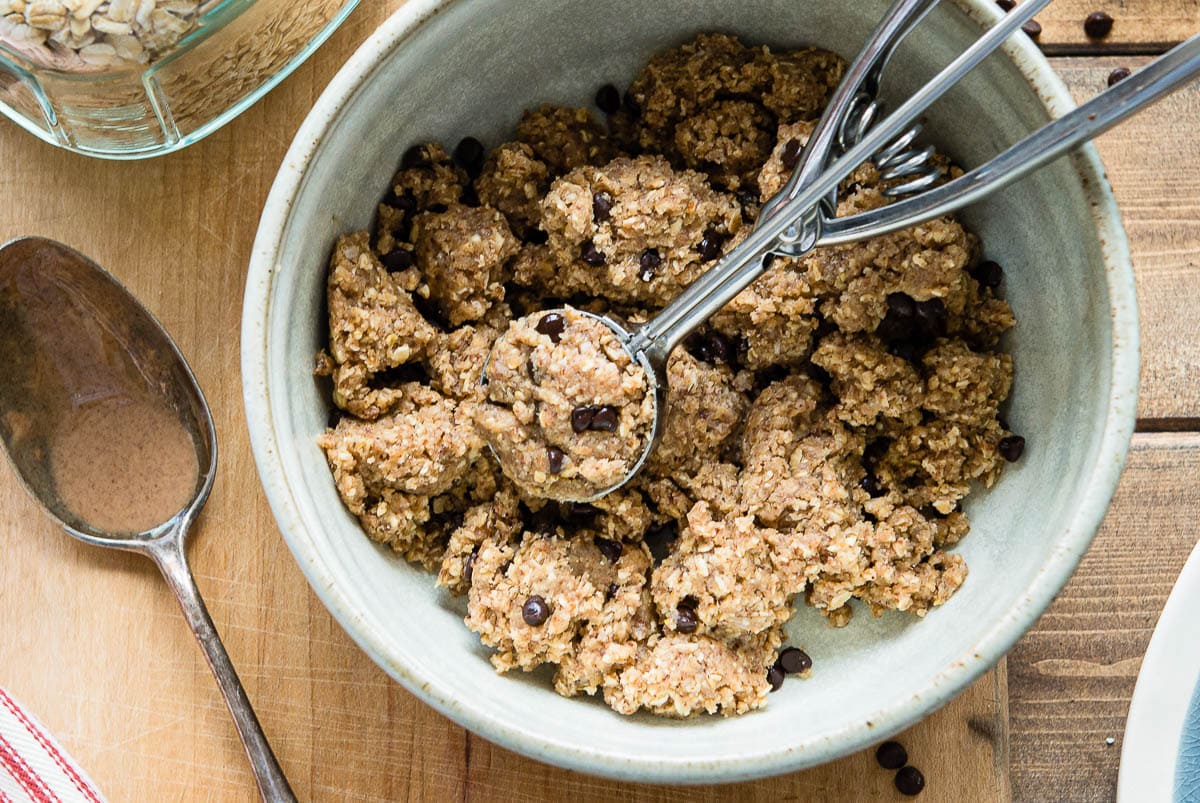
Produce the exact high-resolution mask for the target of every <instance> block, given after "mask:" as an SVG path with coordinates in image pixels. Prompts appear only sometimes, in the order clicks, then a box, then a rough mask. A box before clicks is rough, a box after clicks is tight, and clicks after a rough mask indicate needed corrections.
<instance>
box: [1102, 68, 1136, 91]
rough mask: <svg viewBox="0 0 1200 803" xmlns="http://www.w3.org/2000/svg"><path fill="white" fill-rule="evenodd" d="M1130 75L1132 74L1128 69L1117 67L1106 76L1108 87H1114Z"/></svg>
mask: <svg viewBox="0 0 1200 803" xmlns="http://www.w3.org/2000/svg"><path fill="white" fill-rule="evenodd" d="M1131 75H1133V72H1132V71H1131V70H1130V69H1129V68H1128V67H1118V68H1117V69H1115V70H1113V71H1112V72H1110V73H1109V74H1108V85H1109V86H1116V85H1117V84H1119V83H1121V82H1122V81H1124V80H1125V79H1126V78H1128V77H1129V76H1131Z"/></svg>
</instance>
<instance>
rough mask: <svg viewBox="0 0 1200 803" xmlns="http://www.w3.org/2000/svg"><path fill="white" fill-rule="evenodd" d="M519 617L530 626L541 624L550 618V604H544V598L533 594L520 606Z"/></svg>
mask: <svg viewBox="0 0 1200 803" xmlns="http://www.w3.org/2000/svg"><path fill="white" fill-rule="evenodd" d="M521 618H522V619H524V620H525V624H527V625H529V626H530V627H538V626H539V625H543V624H545V623H546V620H547V619H549V618H550V606H549V605H547V604H546V600H544V599H542V598H541V597H539V596H537V595H536V594H535V595H533V596H532V597H530V598H529V599H527V600H525V604H524V605H522V606H521Z"/></svg>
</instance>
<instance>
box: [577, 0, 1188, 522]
mask: <svg viewBox="0 0 1200 803" xmlns="http://www.w3.org/2000/svg"><path fill="white" fill-rule="evenodd" d="M936 3H937V0H896V2H895V3H893V4H892V6H891V8H890V9H889V11H888V13H887V14H886V15H885V17H884V19H883V21H882V22H881V23H880V25H879V27H878V28H877V29H876V30H875V32H874V33H873V34H872V36H871V38H870V40H869V41H868V43H867V45H866V46H865V47H864V49H863V51H862V53H861V54H860V55H859V57H858V58H857V59H856V60H855V62H854V63H853V64H852V65H851V67H850V69H849V70H848V71H847V73H846V77H845V79H844V80H843V83H842V85H841V86H840V87H839V89H838V91H837V93H835V95H834V97H833V99H832V100H831V101H830V104H829V106H828V107H827V108H826V110H825V113H824V115H823V117H822V118H821V120H820V122H819V123H818V124H817V127H816V128H815V129H814V131H813V134H812V136H811V137H810V140H809V144H808V146H807V147H806V148H805V151H804V154H803V160H802V161H801V163H800V164H799V165H798V166H797V167H796V169H795V171H794V172H793V174H792V176H791V178H790V180H789V181H788V183H787V185H786V186H785V187H784V188H783V189H782V190H781V191H780V192H779V193H778V194H776V195H775V196H774V197H772V198H771V200H769V201H768V202H767V203H766V204H765V205H764V207H763V210H762V212H761V213H760V216H759V220H758V223H757V224H756V227H755V228H754V230H753V231H752V232H751V233H750V236H748V237H747V238H746V239H745V240H743V241H742V242H741V243H740V244H738V245H737V246H736V247H735V248H733V249H732V250H731V251H730V252H729V253H728V254H726V255H725V256H724V257H723V258H722V259H721V261H720V262H718V263H717V264H716V265H715V266H714V267H712V268H711V269H709V270H708V271H707V272H705V273H704V274H703V275H702V276H701V277H700V278H699V279H697V280H696V281H695V282H694V283H693V284H692V285H690V286H689V287H688V288H687V289H686V290H684V291H683V292H682V293H681V294H680V295H679V296H678V297H677V298H676V299H675V300H674V301H672V302H671V303H670V304H669V305H668V306H667V307H665V308H664V309H663V310H662V311H660V312H659V313H658V315H656V316H655V317H654V318H652V319H651V320H649V321H647V322H646V323H644V324H641V325H640V326H637V327H630V326H627V325H626V324H624V323H623V322H621V321H618V320H616V319H613V318H611V317H599V318H598V319H599V320H600V321H601V322H602V323H603V324H604V325H605V326H607V327H608V328H609V329H611V330H612V332H613V333H614V334H615V335H616V336H617V338H618V339H619V340H620V341H621V343H622V344H623V345H624V346H625V348H626V350H627V351H628V352H629V354H630V356H631V357H632V358H633V360H634V362H636V363H637V364H639V365H641V366H642V367H643V369H644V370H645V371H646V377H647V382H648V387H649V390H650V393H652V394H653V397H654V400H655V423H654V427H653V429H652V432H651V435H650V437H649V438H648V439H647V441H646V448H645V451H644V452H643V453H642V455H641V457H640V459H639V460H638V461H637V462H636V463H635V464H634V465H633V467H632V469H631V471H630V472H629V473H628V474H627V475H626V476H625V477H624V478H623V479H622V480H621V481H620V482H618V483H616V484H615V485H613V486H612V487H610V488H607V489H605V490H604V491H601V492H600V493H598V494H595V495H594V496H592V497H591V498H590V499H589V500H581V501H591V500H592V499H597V498H599V497H602V496H604V495H606V494H608V493H611V492H612V491H615V490H617V489H618V488H620V487H622V486H624V485H625V484H626V483H628V482H629V481H630V480H631V479H632V478H633V477H634V476H636V475H637V473H638V472H639V471H640V470H641V468H642V467H643V466H644V465H645V463H646V460H647V459H648V457H649V456H650V454H651V452H652V451H653V450H654V447H655V446H656V445H657V443H658V440H659V438H660V437H661V436H662V432H663V430H664V422H665V419H666V414H667V404H666V397H667V377H666V365H667V359H668V357H670V355H671V352H672V351H673V350H674V349H675V347H676V346H678V345H679V343H681V342H682V341H683V339H684V338H686V337H687V336H688V335H689V334H690V333H691V332H693V331H694V330H695V329H696V328H697V327H699V326H700V325H701V324H703V323H704V322H705V321H707V320H708V319H709V318H710V317H712V316H713V315H714V314H715V313H716V312H717V311H718V310H720V309H721V308H722V307H724V306H725V305H726V304H727V303H729V302H730V301H732V300H733V298H734V297H735V296H737V294H738V293H740V292H741V291H742V290H744V289H745V288H746V287H748V286H749V285H750V284H751V283H753V282H754V281H755V280H756V279H757V278H759V277H760V276H761V275H762V274H763V273H764V272H765V271H766V270H767V268H768V267H769V266H770V263H771V258H772V257H773V255H776V254H778V255H783V256H790V257H796V256H802V255H804V254H806V253H808V252H809V251H811V250H812V249H814V248H816V247H819V246H823V245H836V244H842V243H850V242H857V241H860V240H866V239H870V238H872V237H876V236H879V235H882V234H887V233H889V232H893V231H897V230H900V229H905V228H908V227H910V226H914V225H917V224H919V223H923V222H925V221H928V220H932V219H934V218H937V217H940V216H942V215H945V214H947V213H949V212H952V211H954V210H956V209H959V208H961V207H963V206H966V205H968V204H971V203H974V202H975V201H977V200H979V199H980V198H983V197H984V196H986V195H988V194H990V193H992V192H995V191H996V190H998V189H1000V188H1001V187H1004V186H1006V185H1008V184H1009V183H1011V182H1013V181H1016V180H1017V179H1019V178H1021V177H1022V176H1025V175H1027V174H1028V173H1031V172H1033V171H1034V170H1036V169H1037V168H1039V167H1041V166H1043V165H1045V164H1047V163H1048V162H1050V161H1052V160H1053V159H1055V158H1057V157H1058V156H1061V155H1062V154H1063V153H1066V152H1067V151H1069V150H1070V149H1071V148H1074V147H1075V146H1077V145H1080V144H1082V143H1083V142H1086V141H1088V140H1090V139H1092V138H1093V137H1096V136H1098V135H1100V134H1101V133H1103V132H1105V131H1107V130H1108V129H1109V128H1112V127H1113V126H1115V125H1116V124H1118V123H1120V122H1122V121H1123V120H1125V119H1126V118H1128V117H1130V116H1132V115H1133V114H1135V113H1136V112H1138V111H1140V110H1141V109H1143V108H1145V107H1146V106H1149V105H1150V104H1152V103H1154V102H1155V101H1157V100H1160V99H1161V98H1163V97H1165V96H1166V95H1168V94H1170V93H1171V92H1174V91H1176V90H1178V89H1180V88H1181V87H1183V86H1184V85H1186V84H1188V83H1190V82H1191V81H1192V80H1193V79H1195V78H1196V77H1197V76H1198V75H1200V35H1197V36H1194V37H1192V38H1191V39H1189V40H1187V41H1186V42H1184V43H1183V44H1181V45H1179V46H1178V47H1176V48H1175V49H1174V50H1172V51H1170V52H1169V53H1167V54H1165V55H1163V56H1161V57H1159V58H1158V59H1156V60H1155V61H1153V62H1151V63H1150V64H1149V65H1147V66H1146V67H1144V68H1143V69H1142V70H1140V71H1139V72H1137V73H1135V74H1134V75H1133V76H1131V77H1130V78H1127V79H1125V80H1124V81H1122V82H1121V83H1119V84H1117V85H1116V86H1114V87H1112V88H1110V89H1108V90H1107V91H1105V92H1103V93H1101V94H1100V95H1098V96H1097V97H1095V98H1093V99H1092V100H1091V101H1089V102H1087V103H1085V104H1084V105H1082V106H1080V107H1079V108H1078V109H1076V110H1075V111H1072V112H1070V113H1069V114H1066V115H1064V116H1063V117H1061V118H1059V119H1058V120H1055V121H1054V122H1052V123H1050V124H1048V125H1046V126H1044V127H1043V128H1041V129H1040V130H1038V131H1036V132H1034V133H1033V134H1030V135H1029V136H1027V137H1026V138H1025V139H1023V140H1021V141H1020V142H1018V143H1017V144H1016V145H1013V146H1012V147H1011V148H1009V149H1008V150H1006V151H1004V152H1003V153H1001V154H1000V155H998V156H996V157H995V158H993V159H992V160H991V161H989V162H987V163H986V164H984V165H982V166H980V167H978V168H975V169H974V170H971V171H970V172H968V173H965V174H964V175H962V176H960V177H959V178H957V179H954V180H953V181H949V182H946V183H944V184H941V185H940V186H936V187H932V188H930V187H931V186H932V183H933V182H930V181H921V182H920V183H909V184H907V185H906V187H907V189H906V190H905V192H907V191H909V190H911V191H915V192H916V194H914V195H911V196H910V197H908V198H905V199H904V200H901V201H898V202H897V203H894V204H891V205H888V206H884V207H881V208H879V209H875V210H872V211H870V212H864V213H861V214H857V215H852V216H849V217H845V218H834V217H833V214H834V210H835V208H836V192H837V187H838V184H839V183H840V182H841V181H842V179H844V178H845V177H846V176H848V175H849V174H850V173H851V172H853V171H854V169H855V168H856V167H857V166H858V165H860V164H862V163H863V162H866V161H869V160H874V161H892V160H894V158H895V155H896V153H897V152H898V150H903V149H906V148H908V146H909V145H910V144H911V134H909V133H906V132H908V131H910V130H911V129H910V127H911V126H912V125H913V123H914V121H916V119H917V118H918V117H919V116H920V115H921V114H922V113H924V111H925V110H926V109H928V108H929V106H931V105H932V104H933V103H934V102H935V101H936V100H937V99H938V98H940V97H941V96H942V95H944V94H945V93H946V91H947V90H949V89H950V88H951V87H952V86H954V85H955V84H956V83H958V81H960V80H961V79H962V78H963V77H964V76H965V75H966V74H967V73H969V72H970V71H971V70H972V69H974V68H975V67H976V66H977V65H978V64H979V63H980V62H982V61H983V60H984V59H985V58H986V57H987V56H988V55H989V54H990V53H992V51H994V50H995V49H996V48H997V47H999V46H1000V45H1001V44H1002V43H1003V42H1004V41H1005V40H1006V39H1007V38H1008V37H1009V36H1010V35H1012V34H1013V33H1014V32H1015V31H1017V30H1018V29H1019V28H1020V27H1021V25H1023V24H1024V23H1025V22H1027V21H1029V20H1030V19H1031V18H1032V17H1033V16H1034V14H1036V13H1037V12H1038V11H1040V10H1041V9H1042V8H1043V7H1045V6H1046V5H1047V4H1048V3H1049V0H1026V2H1024V3H1022V4H1021V5H1019V6H1017V8H1016V9H1014V10H1013V11H1012V12H1010V13H1009V14H1007V15H1006V16H1005V17H1004V18H1003V19H1002V20H1001V21H1000V22H999V23H998V24H997V25H996V26H995V27H993V28H992V29H991V30H989V31H988V32H987V33H986V34H984V35H983V36H982V37H981V38H980V39H978V40H977V41H976V42H975V43H974V44H973V45H972V46H971V47H970V48H968V49H967V50H966V51H964V52H963V53H962V54H961V55H960V56H959V57H958V58H957V59H955V60H954V61H953V62H951V63H950V65H949V66H947V67H946V68H945V69H944V70H942V72H941V73H939V74H938V75H937V76H936V77H935V78H934V79H933V80H932V81H931V82H930V83H928V84H926V85H925V86H924V87H923V88H922V89H921V90H920V91H918V92H917V93H916V94H914V95H913V96H912V97H911V98H910V99H909V100H908V101H907V102H905V103H904V104H903V105H902V106H900V108H899V109H897V110H896V111H895V112H893V113H892V114H890V115H889V116H888V117H886V118H885V119H883V120H882V121H880V122H878V123H876V124H874V125H872V124H871V121H870V120H866V122H865V123H864V122H863V119H864V118H863V116H862V115H861V113H857V114H856V113H855V112H854V109H855V108H856V107H858V108H861V101H858V102H856V99H858V98H861V97H862V96H863V90H864V88H865V89H866V91H867V94H868V95H871V94H873V93H874V90H875V88H876V85H877V83H878V80H879V73H880V71H881V70H882V66H883V65H884V64H886V62H887V60H888V59H889V58H890V56H891V53H892V52H893V51H894V49H895V48H896V47H897V46H898V45H899V44H900V43H901V42H902V41H903V39H904V38H905V37H906V36H907V35H908V33H909V32H911V31H912V29H913V27H914V26H915V25H916V24H917V23H918V22H919V21H920V20H921V19H922V18H923V17H924V16H925V14H927V13H928V12H929V11H930V10H931V9H932V7H933V6H934V5H936ZM847 120H852V123H851V125H852V126H853V127H855V128H856V130H855V132H854V135H853V136H852V137H849V138H847V137H845V136H844V132H845V129H846V124H847ZM897 138H899V139H897ZM839 144H841V145H842V146H846V145H849V146H850V147H846V148H844V152H840V153H838V154H837V155H836V156H835V157H834V158H832V160H831V159H830V155H831V154H833V153H834V150H835V148H836V147H837V146H838V145H839ZM909 175H912V174H910V173H904V172H901V173H898V174H897V175H896V177H897V178H904V177H906V176H909Z"/></svg>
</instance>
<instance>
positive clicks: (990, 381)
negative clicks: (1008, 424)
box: [922, 340, 1013, 426]
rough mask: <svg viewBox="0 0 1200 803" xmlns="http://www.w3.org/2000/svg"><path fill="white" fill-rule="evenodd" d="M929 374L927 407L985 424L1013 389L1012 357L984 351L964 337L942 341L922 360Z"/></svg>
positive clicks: (966, 421) (949, 417) (960, 419)
mask: <svg viewBox="0 0 1200 803" xmlns="http://www.w3.org/2000/svg"><path fill="white" fill-rule="evenodd" d="M922 362H923V364H924V366H925V374H926V376H927V377H928V379H927V380H926V382H927V384H928V388H929V390H928V392H927V393H926V394H925V400H924V407H925V409H926V410H928V411H929V412H931V413H934V414H935V415H937V416H938V417H939V418H943V419H945V420H947V421H954V422H958V423H962V424H967V425H973V426H985V425H986V424H987V423H988V422H989V421H992V420H993V419H995V418H996V416H997V415H999V413H1000V405H1001V404H1002V403H1003V402H1004V400H1005V399H1007V398H1008V392H1009V390H1011V389H1012V374H1013V366H1012V357H1011V356H1010V355H1008V354H981V353H978V352H975V351H972V350H971V349H970V347H969V346H967V344H966V343H964V342H962V341H961V340H942V341H940V342H939V343H938V345H937V346H935V347H934V348H933V349H932V350H930V351H929V352H927V353H926V354H925V358H924V360H923V361H922Z"/></svg>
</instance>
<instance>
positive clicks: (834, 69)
mask: <svg viewBox="0 0 1200 803" xmlns="http://www.w3.org/2000/svg"><path fill="white" fill-rule="evenodd" d="M764 60H765V62H766V65H767V70H768V72H769V74H770V80H769V88H768V89H767V90H766V91H765V92H764V93H763V96H762V102H763V105H764V106H766V107H767V109H769V110H770V111H771V112H772V113H773V114H775V116H776V117H778V118H779V121H780V122H782V123H790V122H794V121H796V120H813V119H816V118H817V117H819V116H820V115H821V111H822V110H823V109H824V108H825V106H826V105H827V104H828V103H829V99H830V98H831V97H833V93H834V90H836V89H837V87H838V84H840V83H841V82H842V76H843V74H845V72H846V61H845V60H844V59H843V58H842V57H841V56H839V55H838V54H836V53H832V52H830V51H828V50H820V49H818V48H805V49H803V50H788V51H784V52H782V53H770V52H769V51H768V53H767V54H766V55H765V57H764Z"/></svg>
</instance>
